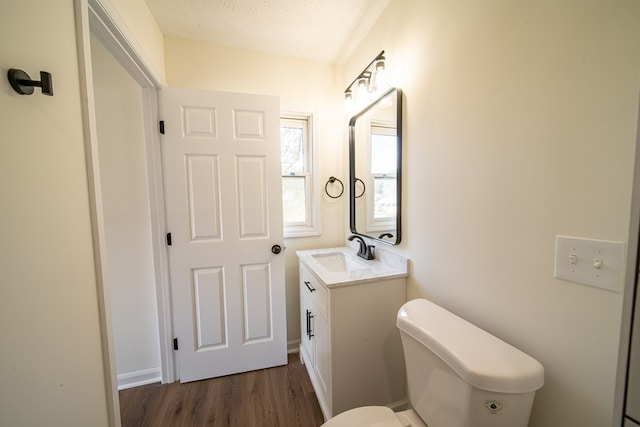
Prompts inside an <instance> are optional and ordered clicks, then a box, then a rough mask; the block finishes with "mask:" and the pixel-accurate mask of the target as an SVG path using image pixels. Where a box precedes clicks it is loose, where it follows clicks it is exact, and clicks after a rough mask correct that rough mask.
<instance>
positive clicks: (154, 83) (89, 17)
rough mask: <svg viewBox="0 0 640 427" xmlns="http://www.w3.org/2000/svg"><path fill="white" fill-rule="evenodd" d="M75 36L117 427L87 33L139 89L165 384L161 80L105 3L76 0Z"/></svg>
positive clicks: (170, 370) (170, 372) (171, 372)
mask: <svg viewBox="0 0 640 427" xmlns="http://www.w3.org/2000/svg"><path fill="white" fill-rule="evenodd" d="M74 4H75V10H76V34H77V43H78V60H79V74H80V86H81V93H82V100H81V102H82V115H83V126H84V135H85V150H86V162H87V177H88V187H89V188H88V190H89V193H90V194H89V197H90V204H91V223H92V233H93V241H94V261H95V270H96V283H97V292H98V309H99V317H100V330H101V340H102V352H103V361H104V362H103V363H104V378H105V388H106V397H107V402H106V403H107V414H108V422H109V425H110V426H116V427H118V426H120V425H121V421H120V403H119V396H118V386H117V383H118V381H117V378H116V367H115V352H114V344H113V333H112V329H111V324H112V323H111V310H110V302H109V301H110V299H109V288H108V280H107V273H106V269H105V268H104V266H106V265H107V262H106V249H105V240H104V236H105V230H104V218H103V214H102V212H103V211H102V194H101V191H100V176H99V170H100V168H99V158H98V145H97V133H96V118H95V101H94V93H93V76H92V69H91V43H90V33H93V34H95V35H96V37H97V38H98V39H99V40H100V41H101V42H102V43H103V44H104V45H105V47H107V49H108V50H109V51H110V52H111V54H112V55H113V56H114V57H115V58H116V60H118V62H120V64H121V65H122V66H123V67H124V68H125V69H126V70H127V71H128V72H129V73H130V74H131V76H132V77H133V78H134V79H135V80H136V82H138V84H140V86H142V88H143V91H142V101H143V110H144V111H143V113H144V116H143V117H144V122H145V123H144V126H145V128H144V135H145V142H144V143H145V155H146V157H147V173H148V186H149V188H148V190H149V202H150V216H151V226H152V240H153V242H152V244H153V257H154V273H155V278H156V295H157V305H158V327H159V334H160V336H159V339H160V358H161V369H160V371H161V377H162V379H163V381H164V382H173V381H175V369H174V367H175V362H174V354H173V351H172V349H171V341H172V333H173V332H172V327H171V324H172V322H171V319H172V318H171V303H170V288H169V275H168V264H167V253H166V247H165V246H164V232H165V229H166V228H165V217H164V196H163V194H164V191H163V181H162V161H161V153H160V149H159V138H158V135H157V131H156V130H155V129H156V128H155V125H156V123H157V119H158V103H157V89H158V88H160V87H161V86H162V85H163V84H164V81H163V79H162V78H161V77H160V76H159V74H158V73H156V72H155V70H154V69H153V67H152V66H151V65H150V64H151V62H150V61H149V60H148V58H146V57H145V56H144V53H143V50H142V49H141V48H140V46H138V45H137V44H135V41H134V40H135V39H134V38H133V36H132V34H131V32H130V31H129V30H128V28H126V25H125V24H124V21H123V20H122V18H121V17H120V15H119V14H118V13H117V11H116V10H115V9H114V8H113V6H112V5H111V4H110V3H109V2H107V1H105V0H75V2H74Z"/></svg>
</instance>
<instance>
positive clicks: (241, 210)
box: [161, 88, 287, 382]
mask: <svg viewBox="0 0 640 427" xmlns="http://www.w3.org/2000/svg"><path fill="white" fill-rule="evenodd" d="M161 102H162V113H163V119H164V121H165V135H164V137H163V138H162V144H163V155H164V166H165V181H166V182H165V189H166V193H167V194H166V208H167V224H168V228H169V231H171V233H172V242H173V244H172V246H171V247H170V248H169V265H170V274H171V290H172V300H173V310H174V329H175V333H176V336H177V337H178V338H179V341H180V343H181V344H180V350H179V352H178V361H179V363H178V364H179V371H180V372H179V375H180V380H181V381H182V382H185V381H192V380H198V379H203V378H209V377H214V376H221V375H228V374H232V373H237V372H244V371H249V370H254V369H262V368H266V367H270V366H277V365H282V364H285V363H286V361H287V355H286V323H285V321H286V319H285V287H284V256H282V255H280V256H278V255H275V254H273V253H272V252H271V246H272V245H274V244H280V245H281V244H282V241H283V233H282V193H281V192H282V188H281V171H280V170H281V166H280V139H279V137H280V136H279V135H280V120H279V116H280V112H279V101H278V98H277V97H269V96H257V95H245V94H230V93H224V92H210V91H197V90H185V89H172V88H168V89H163V91H162V92H161Z"/></svg>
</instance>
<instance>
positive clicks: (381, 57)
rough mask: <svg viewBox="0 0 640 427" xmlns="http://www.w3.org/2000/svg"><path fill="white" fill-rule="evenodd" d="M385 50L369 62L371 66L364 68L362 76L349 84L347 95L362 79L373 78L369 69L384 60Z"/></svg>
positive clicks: (345, 91)
mask: <svg viewBox="0 0 640 427" xmlns="http://www.w3.org/2000/svg"><path fill="white" fill-rule="evenodd" d="M384 59H385V58H384V50H383V51H381V52H380V53H379V54H378V56H376V57H375V58H373V60H372V61H371V62H369V64H368V65H367V66H366V67H364V69H363V70H362V71H361V72H360V74H358V76H357V77H356V78H355V79H353V81H352V82H351V83H350V84H349V86H347V88H346V89H345V90H344V93H345V94H346V93H347V92H349V91H350V90H351V87H352V86H353V85H354V84H355V83H356V82H357V81H358V80H360V79H367V80H368V79H369V78H370V77H371V71H369V68H370V67H371V66H372V65H373V64H375V63H376V61H380V60H384Z"/></svg>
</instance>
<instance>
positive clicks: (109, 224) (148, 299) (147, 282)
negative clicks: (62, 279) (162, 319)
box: [91, 37, 161, 388]
mask: <svg viewBox="0 0 640 427" xmlns="http://www.w3.org/2000/svg"><path fill="white" fill-rule="evenodd" d="M91 61H92V66H93V84H94V96H95V105H96V120H97V131H98V149H99V158H100V181H101V189H102V202H103V213H104V226H105V232H106V236H105V237H106V239H105V240H106V249H107V254H106V257H107V281H108V284H109V293H110V297H111V305H110V307H111V319H112V325H113V336H114V345H115V356H116V368H117V374H118V385H119V387H121V388H122V387H128V386H132V385H140V382H142V383H148V382H154V381H159V380H160V377H161V372H160V348H159V341H158V313H157V309H156V292H155V277H154V271H153V253H152V246H151V244H152V242H151V225H150V224H151V220H150V217H149V194H148V188H147V176H146V163H145V161H146V160H145V151H144V139H143V138H144V135H143V127H144V124H143V114H142V99H141V89H140V87H139V85H138V84H137V83H136V82H135V81H134V80H133V79H132V78H131V77H130V76H129V74H128V73H127V72H126V71H125V70H124V69H123V68H122V66H121V65H120V64H119V63H118V62H117V61H116V60H115V59H114V58H113V56H112V55H111V54H110V53H109V52H108V51H107V49H106V48H105V47H104V46H103V45H102V44H101V43H100V41H99V40H97V39H96V38H95V37H92V38H91Z"/></svg>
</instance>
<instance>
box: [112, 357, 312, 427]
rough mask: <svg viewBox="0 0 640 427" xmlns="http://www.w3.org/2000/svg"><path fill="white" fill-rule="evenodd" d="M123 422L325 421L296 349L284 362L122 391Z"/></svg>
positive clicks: (295, 426)
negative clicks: (263, 367)
mask: <svg viewBox="0 0 640 427" xmlns="http://www.w3.org/2000/svg"><path fill="white" fill-rule="evenodd" d="M120 414H121V419H122V426H123V427H139V426H150V427H151V426H153V427H165V426H166V427H174V426H176V427H178V426H189V427H197V426H220V427H223V426H225V427H226V426H229V427H289V426H291V427H307V426H308V427H316V426H319V425H321V424H322V423H323V422H324V419H323V417H322V412H321V410H320V406H319V405H318V400H317V399H316V395H315V392H314V391H313V387H312V385H311V381H310V380H309V376H308V374H307V371H306V368H305V366H304V365H302V364H301V363H300V360H299V358H298V355H297V354H290V355H289V363H288V364H287V365H285V366H279V367H276V368H270V369H263V370H259V371H253V372H246V373H243V374H236V375H229V376H226V377H220V378H214V379H210V380H203V381H195V382H191V383H186V384H180V383H178V382H176V383H172V384H160V383H156V384H150V385H145V386H141V387H135V388H131V389H127V390H122V391H121V392H120Z"/></svg>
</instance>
